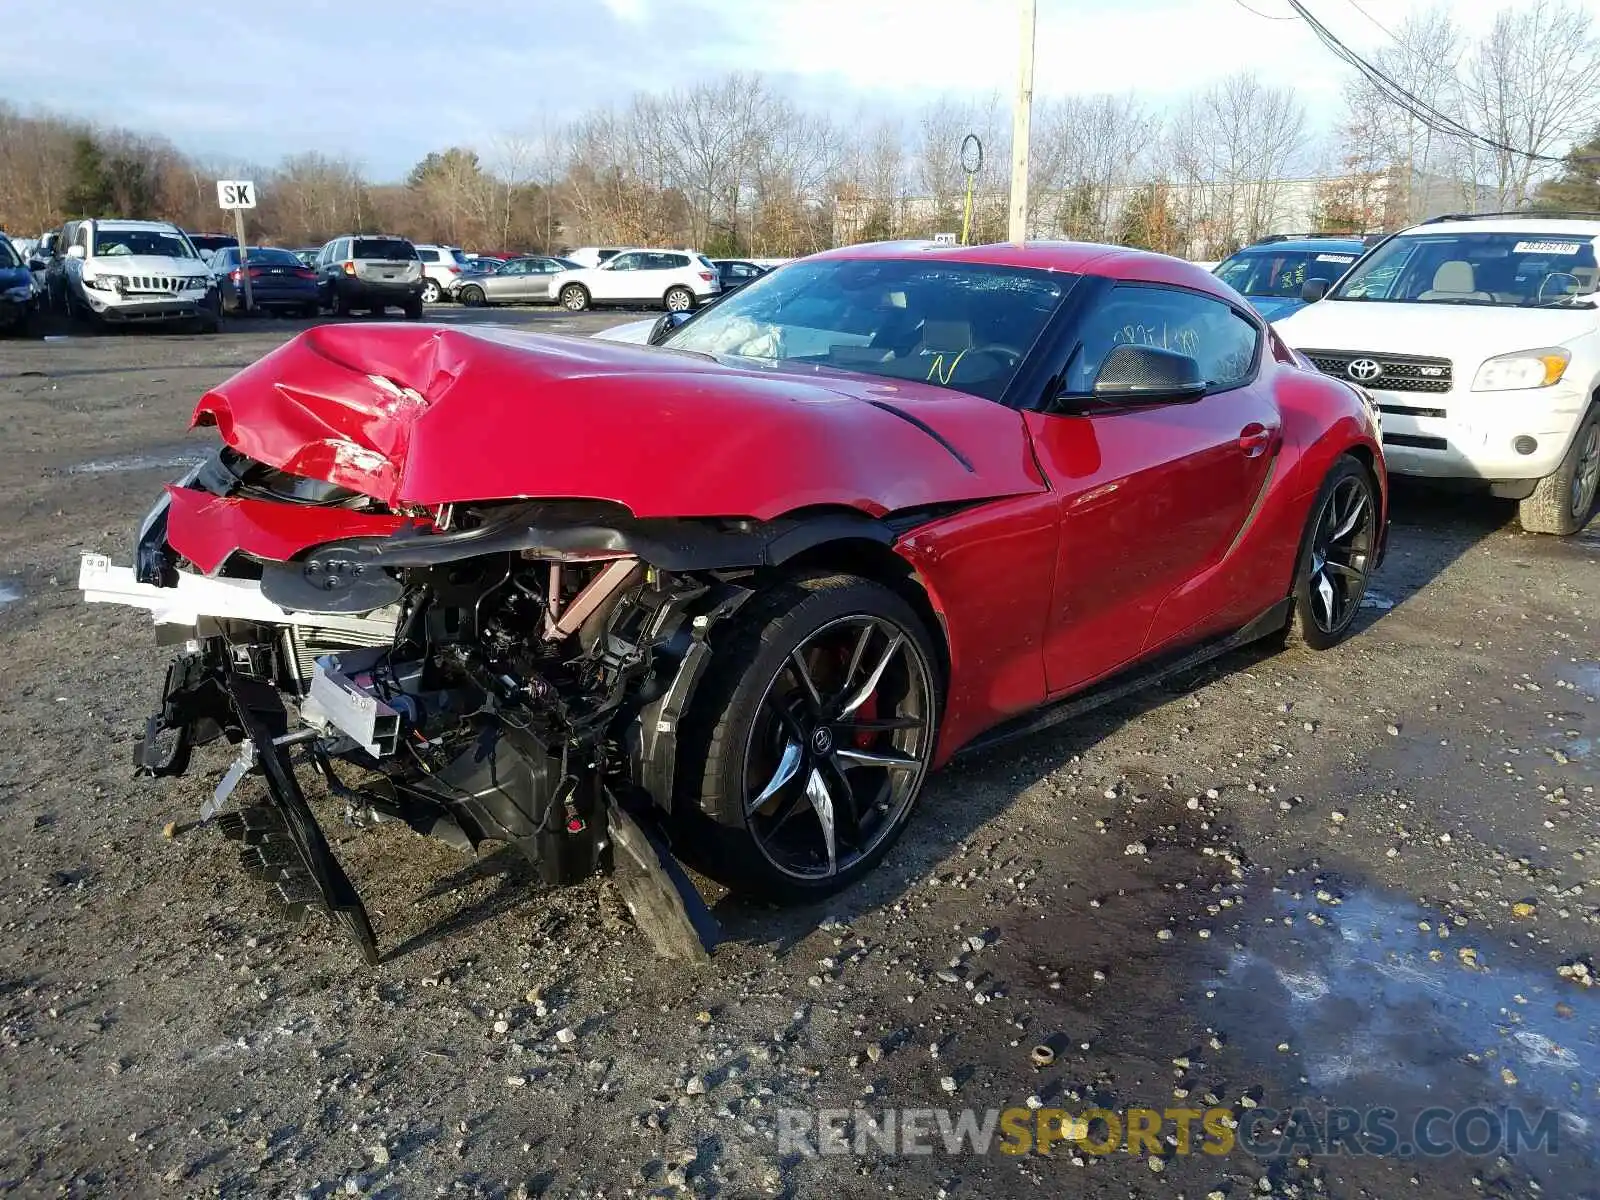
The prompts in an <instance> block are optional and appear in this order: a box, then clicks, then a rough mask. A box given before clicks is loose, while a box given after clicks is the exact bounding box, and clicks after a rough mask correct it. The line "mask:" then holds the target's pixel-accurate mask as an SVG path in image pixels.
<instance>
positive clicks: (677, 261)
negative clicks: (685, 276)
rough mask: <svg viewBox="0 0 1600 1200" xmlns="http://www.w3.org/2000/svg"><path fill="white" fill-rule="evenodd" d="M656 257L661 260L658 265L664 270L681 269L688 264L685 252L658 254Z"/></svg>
mask: <svg viewBox="0 0 1600 1200" xmlns="http://www.w3.org/2000/svg"><path fill="white" fill-rule="evenodd" d="M656 257H657V258H658V259H660V260H661V262H660V264H659V265H660V267H661V269H662V270H664V271H681V270H682V269H683V268H684V267H687V266H688V265H689V256H688V255H687V254H658V255H656Z"/></svg>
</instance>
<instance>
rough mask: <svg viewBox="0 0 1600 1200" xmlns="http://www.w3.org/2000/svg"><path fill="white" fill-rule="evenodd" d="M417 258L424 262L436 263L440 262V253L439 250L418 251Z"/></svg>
mask: <svg viewBox="0 0 1600 1200" xmlns="http://www.w3.org/2000/svg"><path fill="white" fill-rule="evenodd" d="M417 257H418V258H420V259H421V260H422V261H423V262H428V263H436V262H438V261H439V252H438V251H437V250H418V251H417Z"/></svg>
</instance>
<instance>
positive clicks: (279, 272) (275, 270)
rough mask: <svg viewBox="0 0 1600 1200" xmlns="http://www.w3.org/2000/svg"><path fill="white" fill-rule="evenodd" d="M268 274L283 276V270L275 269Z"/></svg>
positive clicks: (280, 268)
mask: <svg viewBox="0 0 1600 1200" xmlns="http://www.w3.org/2000/svg"><path fill="white" fill-rule="evenodd" d="M267 274H268V275H282V274H283V268H282V267H273V268H272V269H271V270H270V271H268V272H267Z"/></svg>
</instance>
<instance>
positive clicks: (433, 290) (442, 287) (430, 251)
mask: <svg viewBox="0 0 1600 1200" xmlns="http://www.w3.org/2000/svg"><path fill="white" fill-rule="evenodd" d="M417 257H418V258H419V259H421V260H422V273H423V275H424V276H426V278H425V279H424V280H423V283H422V299H423V302H424V303H426V304H437V303H438V302H439V301H440V300H442V299H444V298H445V296H447V295H448V294H449V292H450V286H451V284H453V283H455V281H456V280H457V278H459V277H460V275H461V272H462V271H463V270H465V269H466V267H467V255H466V252H465V251H464V250H462V249H461V247H460V246H431V245H429V244H427V243H426V242H423V243H420V244H419V245H418V246H417Z"/></svg>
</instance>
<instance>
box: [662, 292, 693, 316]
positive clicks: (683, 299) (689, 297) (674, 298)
mask: <svg viewBox="0 0 1600 1200" xmlns="http://www.w3.org/2000/svg"><path fill="white" fill-rule="evenodd" d="M662 303H663V304H665V305H666V306H667V311H668V312H688V311H689V310H690V309H691V308H693V307H694V293H693V292H691V291H690V290H689V289H688V288H686V287H674V288H668V289H667V294H666V295H665V296H664V297H662Z"/></svg>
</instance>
